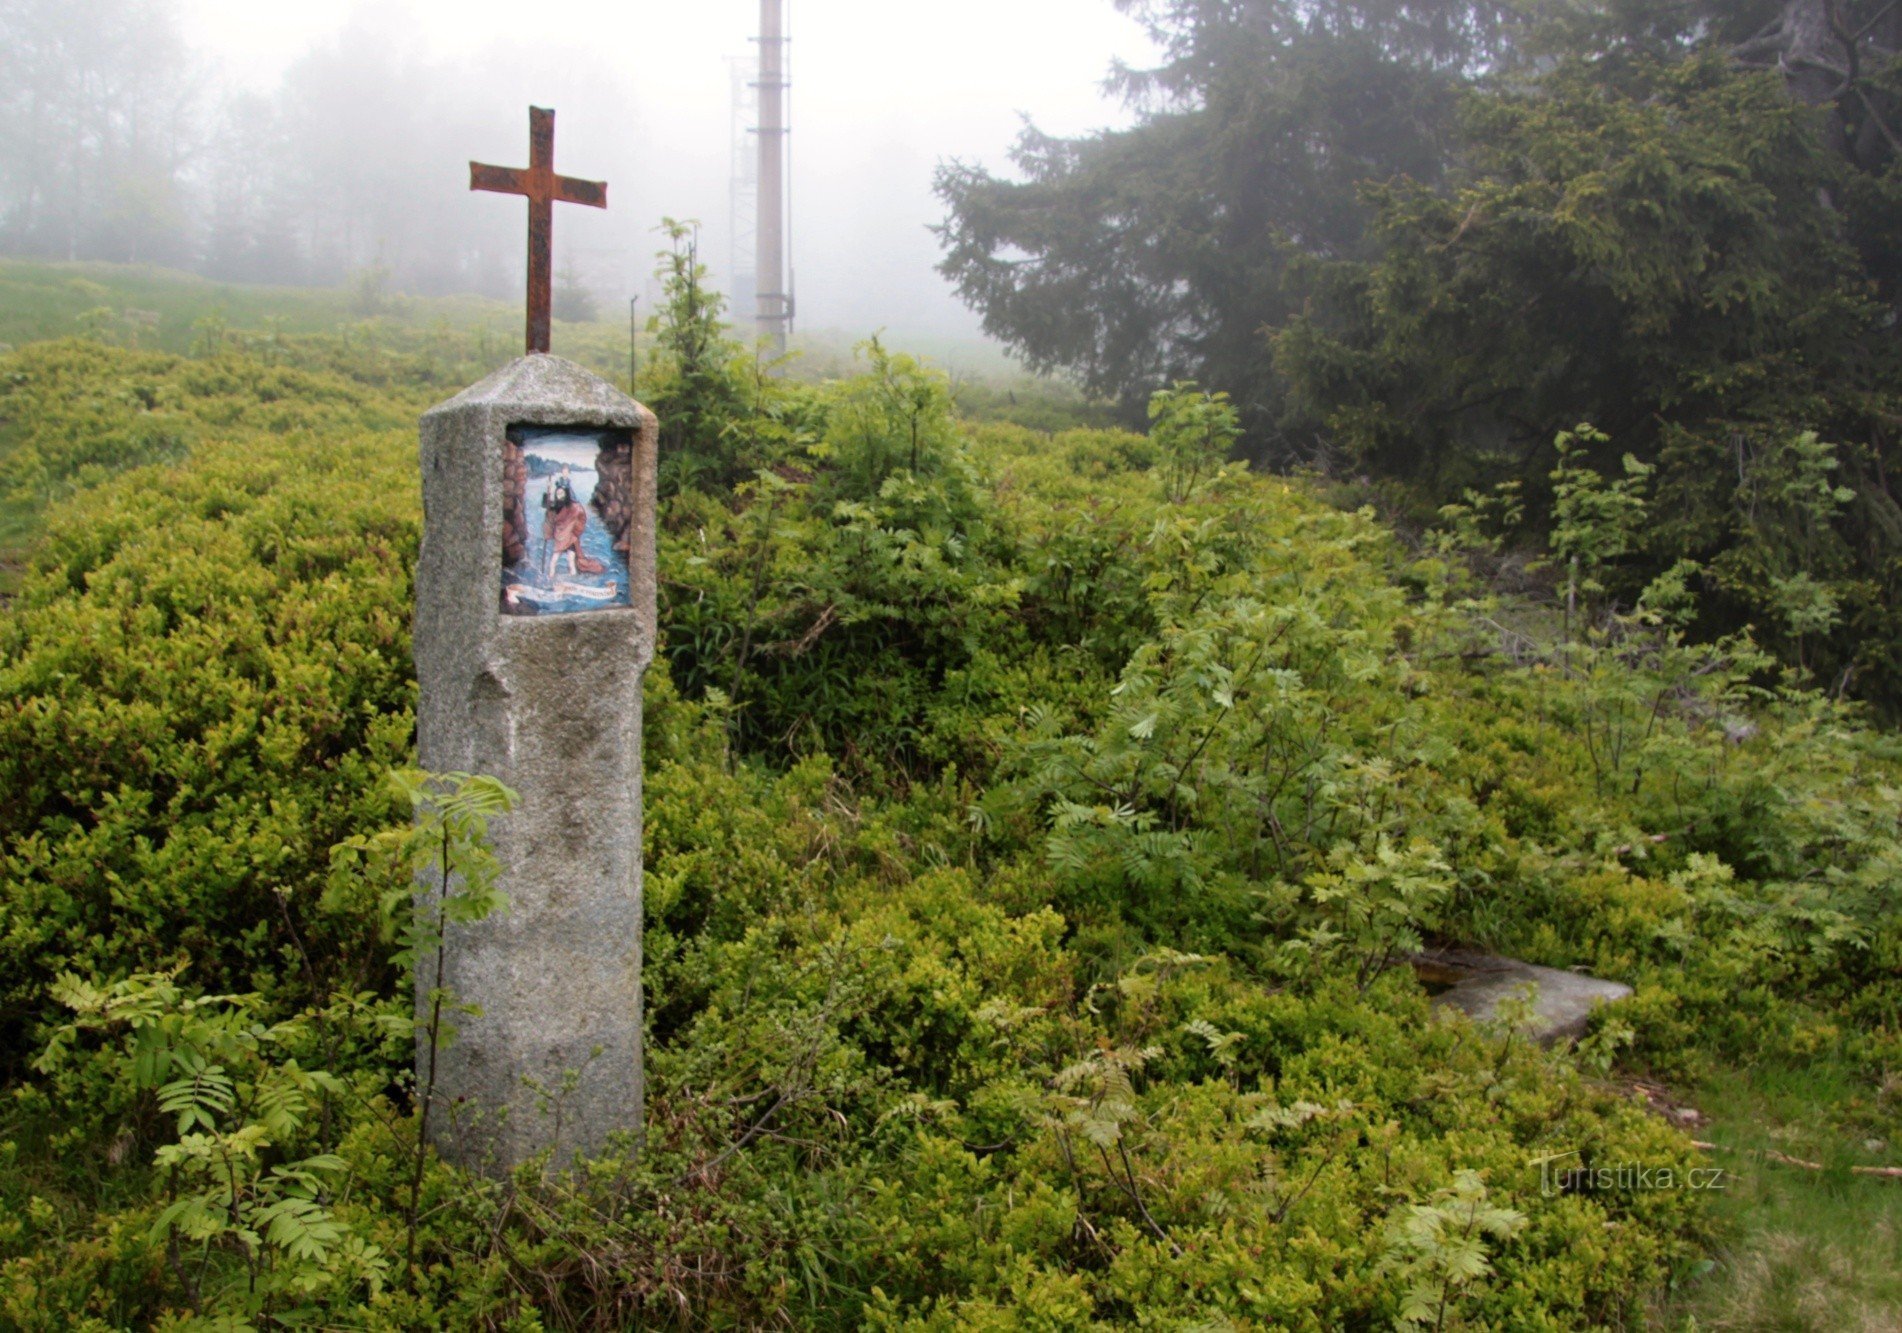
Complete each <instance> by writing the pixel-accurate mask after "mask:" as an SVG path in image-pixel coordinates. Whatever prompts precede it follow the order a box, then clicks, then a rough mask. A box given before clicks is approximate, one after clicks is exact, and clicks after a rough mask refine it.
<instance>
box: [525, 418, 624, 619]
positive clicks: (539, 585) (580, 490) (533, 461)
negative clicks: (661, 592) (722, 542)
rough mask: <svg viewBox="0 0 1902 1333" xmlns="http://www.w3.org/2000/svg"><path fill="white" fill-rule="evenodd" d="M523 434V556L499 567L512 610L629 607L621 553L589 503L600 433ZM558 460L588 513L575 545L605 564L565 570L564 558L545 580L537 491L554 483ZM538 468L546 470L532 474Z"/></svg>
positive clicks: (546, 545)
mask: <svg viewBox="0 0 1902 1333" xmlns="http://www.w3.org/2000/svg"><path fill="white" fill-rule="evenodd" d="M525 435H526V436H527V438H526V439H524V441H523V444H522V452H523V454H524V455H526V456H527V459H528V468H529V472H530V476H529V478H528V483H527V487H526V494H525V496H524V498H525V499H526V501H527V504H528V515H529V520H528V560H527V561H526V562H524V563H522V564H518V565H516V566H515V568H513V569H506V570H503V571H502V588H503V592H504V595H505V596H506V595H507V593H508V591H509V589H510V588H511V587H513V588H514V589H515V596H516V609H517V611H518V612H526V613H533V614H540V615H545V616H547V615H565V614H568V613H570V612H575V611H603V610H607V609H608V608H610V607H617V606H632V605H633V604H634V599H633V594H632V590H631V589H630V587H629V580H628V569H627V557H626V556H625V555H623V554H622V553H621V552H619V551H616V550H615V549H614V539H613V537H612V535H611V534H610V533H609V532H608V530H607V525H606V524H604V523H603V522H602V521H601V516H600V515H599V514H597V513H595V512H594V510H593V508H592V507H591V506H590V504H589V502H590V501H591V500H593V498H594V488H595V484H596V483H597V482H598V481H599V480H600V474H599V473H597V472H596V471H595V470H594V464H595V459H596V457H597V456H598V455H599V453H600V449H601V441H600V437H599V436H597V435H593V434H586V433H583V432H579V431H576V432H573V433H568V432H560V431H548V432H543V431H533V432H525ZM538 459H539V460H540V461H539V462H537V460H538ZM563 463H566V464H568V480H569V482H570V484H572V485H573V487H574V493H575V499H576V500H577V501H578V502H579V503H580V504H581V507H582V508H583V509H585V510H586V511H587V514H588V526H587V527H585V528H583V529H582V532H581V549H582V551H583V553H585V554H587V555H590V556H593V557H594V558H595V559H596V560H599V561H600V562H601V563H602V564H603V565H606V566H607V568H606V570H605V571H603V572H602V573H599V574H581V573H571V572H569V569H568V562H567V559H566V558H565V557H564V558H563V560H562V562H561V567H560V568H559V569H558V570H556V571H555V574H554V578H553V579H552V580H550V579H548V578H547V577H546V576H545V572H546V568H547V561H548V549H549V546H550V543H549V542H548V541H547V540H546V539H545V538H544V537H543V536H542V517H543V513H544V511H543V509H542V496H543V495H544V494H546V493H547V490H548V487H549V486H550V485H552V484H553V483H554V480H555V474H556V472H557V471H558V470H559V466H560V464H563ZM551 464H552V465H554V466H550V465H551ZM538 472H546V473H547V474H548V475H546V476H537V475H534V474H535V473H538ZM564 584H565V585H567V586H568V587H570V588H587V589H590V590H594V591H595V595H594V596H592V597H590V596H587V595H584V594H581V593H570V594H566V595H564V593H563V591H562V589H561V586H560V585H564ZM609 588H612V589H613V590H614V591H613V595H612V596H607V597H604V596H602V595H601V593H602V592H604V591H606V590H607V589H609Z"/></svg>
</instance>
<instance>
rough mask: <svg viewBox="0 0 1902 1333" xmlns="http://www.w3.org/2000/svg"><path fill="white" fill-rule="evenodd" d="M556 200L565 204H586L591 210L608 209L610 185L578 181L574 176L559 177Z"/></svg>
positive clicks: (600, 182) (556, 186) (556, 185)
mask: <svg viewBox="0 0 1902 1333" xmlns="http://www.w3.org/2000/svg"><path fill="white" fill-rule="evenodd" d="M555 198H556V199H557V200H558V201H559V202H561V203H564V204H586V205H587V206H588V207H589V208H606V207H607V206H608V183H607V182H606V181H583V180H576V179H575V178H574V177H573V176H557V177H555Z"/></svg>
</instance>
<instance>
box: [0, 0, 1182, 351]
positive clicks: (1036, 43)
mask: <svg viewBox="0 0 1902 1333" xmlns="http://www.w3.org/2000/svg"><path fill="white" fill-rule="evenodd" d="M757 10H758V6H757V3H756V2H755V0H713V2H712V3H705V2H703V3H695V4H678V5H663V4H659V3H653V2H652V0H639V2H638V3H632V4H626V3H623V4H605V3H600V2H599V0H542V2H541V3H525V2H522V0H517V2H515V3H503V2H502V0H412V3H409V4H377V5H365V6H360V7H358V6H349V5H325V4H307V5H280V4H260V3H258V0H0V75H4V78H0V89H3V90H4V91H0V249H4V250H5V251H6V252H8V253H13V254H33V255H44V256H47V257H52V258H76V259H109V260H117V261H135V262H155V263H162V264H168V265H173V266H177V267H183V268H192V269H196V270H198V271H201V272H204V273H207V274H209V275H211V276H215V277H220V278H227V279H235V280H246V281H273V282H295V283H313V284H336V283H343V282H350V281H365V280H371V281H377V280H381V281H386V282H388V283H389V284H390V285H391V286H392V287H394V288H395V289H398V290H408V291H415V292H422V293H432V294H433V293H447V292H453V291H476V292H481V293H485V294H488V295H494V296H505V295H509V294H511V293H512V292H513V291H515V290H517V289H518V288H519V283H520V281H521V268H522V253H521V252H522V249H523V240H522V237H523V225H524V218H523V215H524V205H523V204H522V203H521V201H519V200H514V199H509V198H505V197H502V196H497V195H489V194H472V193H470V192H469V190H468V166H467V163H468V161H469V159H471V158H475V159H479V160H482V161H485V162H492V163H496V164H498V165H503V166H520V165H525V164H526V160H527V153H528V142H527V139H528V129H527V107H528V106H529V105H530V104H531V103H533V104H536V105H542V106H552V107H554V108H556V110H557V113H558V116H559V120H558V132H557V141H556V166H557V169H558V170H560V171H562V172H563V173H565V174H568V175H574V176H582V177H588V178H593V179H605V180H607V181H608V182H609V201H610V205H611V207H610V209H609V210H608V211H607V212H606V213H597V212H596V211H595V210H591V209H581V208H573V207H558V208H557V210H556V224H555V263H556V270H557V273H558V274H561V275H563V276H564V277H565V278H566V282H565V284H558V285H561V286H563V287H564V288H565V291H566V297H567V300H568V302H569V304H570V313H572V312H573V311H574V310H576V309H579V308H584V307H585V302H583V303H582V306H576V305H575V304H574V303H575V302H576V301H577V300H578V299H579V298H578V296H577V290H576V289H577V287H579V288H581V289H585V291H586V292H588V293H590V294H592V295H593V297H594V298H595V299H596V302H597V304H598V305H599V306H600V307H601V308H602V309H603V310H605V309H606V308H607V307H608V306H609V305H614V306H618V305H619V303H620V302H622V301H624V300H625V298H626V297H627V296H630V295H639V296H644V297H646V298H648V300H649V301H651V300H652V298H653V296H654V295H655V293H654V290H653V287H652V280H651V271H652V267H653V253H654V251H655V250H656V249H657V248H658V247H659V246H660V244H661V241H660V238H659V237H658V236H657V235H656V234H655V228H656V226H657V225H658V224H659V222H660V220H661V219H662V218H663V217H666V216H671V217H676V218H691V219H696V220H698V221H699V222H700V223H701V226H702V231H701V238H702V257H703V258H704V259H705V260H706V262H707V263H708V264H709V265H710V266H711V267H712V268H713V269H714V271H715V275H716V280H718V281H719V282H720V283H721V284H722V285H723V286H725V285H727V283H728V280H729V278H730V259H731V249H732V246H731V240H732V231H731V228H730V225H729V191H728V181H729V176H730V171H731V165H732V153H733V145H734V141H735V130H736V126H735V122H734V119H733V114H732V105H733V88H734V80H735V73H734V67H735V65H736V64H739V65H740V66H741V68H742V69H750V62H751V61H752V59H753V44H752V43H751V42H750V40H749V37H750V35H751V33H752V32H753V30H754V26H755V24H756V22H757ZM787 11H788V25H789V30H790V32H791V35H792V39H793V41H792V46H791V55H790V59H791V67H792V81H793V88H792V93H791V98H792V124H793V136H792V161H793V181H794V188H793V203H792V214H791V221H792V234H793V254H792V259H793V264H794V267H795V272H796V283H797V291H798V298H799V322H800V325H801V327H803V328H807V329H818V328H828V329H839V330H844V331H847V332H851V333H863V332H869V331H870V330H872V329H875V328H880V327H883V328H886V329H889V330H891V331H892V332H893V333H894V334H904V333H914V334H929V335H940V336H942V335H969V334H975V332H976V329H977V320H976V317H975V316H974V315H972V314H971V313H970V312H968V311H966V310H965V309H964V308H963V307H962V306H961V305H960V304H958V302H957V301H956V299H955V298H954V297H953V296H952V295H951V293H950V291H949V289H948V287H947V286H946V284H945V283H944V281H943V280H942V279H941V278H939V277H938V276H937V274H936V273H935V272H934V271H933V265H934V264H935V263H936V261H937V257H938V250H937V244H936V241H935V240H934V238H933V237H932V236H931V234H930V233H929V231H928V227H929V225H930V224H931V223H933V222H935V221H937V220H938V218H939V216H940V215H941V211H942V210H941V207H940V205H939V204H938V202H937V200H936V199H935V198H934V197H933V195H932V192H931V179H932V173H933V169H934V168H935V166H936V165H937V163H938V162H939V161H941V160H944V159H948V158H964V159H971V160H979V161H983V162H986V163H989V164H996V165H1001V164H1002V163H1003V162H1004V159H1005V156H1006V152H1007V150H1008V148H1009V145H1010V143H1011V141H1012V140H1013V138H1014V137H1015V135H1016V133H1017V130H1018V128H1019V124H1020V120H1019V117H1020V114H1021V115H1028V116H1030V117H1032V118H1033V119H1035V120H1036V122H1037V123H1038V124H1039V125H1040V126H1043V127H1044V128H1047V129H1050V130H1054V131H1057V132H1061V133H1074V132H1079V131H1083V130H1087V129H1090V128H1095V127H1099V126H1110V125H1120V124H1124V123H1127V116H1126V114H1125V111H1124V109H1123V108H1122V107H1121V106H1120V105H1118V104H1117V103H1116V102H1114V101H1113V100H1111V99H1110V98H1109V97H1107V96H1106V95H1105V94H1104V93H1103V92H1102V90H1101V86H1100V85H1101V82H1102V79H1103V77H1104V75H1105V74H1106V73H1107V72H1108V70H1109V68H1110V66H1111V63H1112V61H1113V60H1115V59H1119V58H1120V59H1124V60H1127V61H1131V62H1134V63H1141V62H1143V61H1144V59H1145V58H1146V56H1147V54H1148V50H1149V48H1148V46H1147V44H1146V42H1145V40H1144V38H1143V36H1142V34H1141V31H1140V29H1139V28H1138V27H1137V25H1136V24H1135V23H1133V22H1132V21H1131V20H1129V19H1127V18H1125V17H1123V16H1121V15H1119V14H1118V13H1117V12H1116V10H1115V8H1114V6H1113V4H1112V3H1111V0H1034V3H1024V2H1023V0H1015V2H1014V3H1013V2H1011V0H965V3H963V4H960V5H958V6H955V7H950V6H947V7H931V6H925V5H916V4H903V3H892V0H789V3H788V7H787ZM742 77H744V76H742ZM741 137H742V139H744V136H743V135H742V136H741ZM366 274H369V275H374V274H384V275H387V276H386V277H383V278H380V279H379V278H368V279H366V276H365V275H366Z"/></svg>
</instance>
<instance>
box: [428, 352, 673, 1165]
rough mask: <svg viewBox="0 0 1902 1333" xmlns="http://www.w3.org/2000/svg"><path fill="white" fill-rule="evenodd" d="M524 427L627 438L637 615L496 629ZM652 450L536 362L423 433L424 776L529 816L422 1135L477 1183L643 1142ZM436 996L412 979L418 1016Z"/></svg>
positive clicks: (508, 860) (505, 838) (601, 400)
mask: <svg viewBox="0 0 1902 1333" xmlns="http://www.w3.org/2000/svg"><path fill="white" fill-rule="evenodd" d="M520 425H528V426H575V427H581V428H608V427H620V428H626V429H629V430H631V431H633V432H634V437H635V445H634V459H633V469H632V490H633V492H634V499H633V502H632V503H631V504H628V505H627V506H626V507H627V510H628V512H629V513H630V514H631V515H632V516H633V518H632V522H631V525H630V528H629V539H628V566H629V571H630V574H631V578H632V592H633V605H632V606H631V607H627V608H612V609H603V610H601V611H598V612H591V613H586V614H578V615H561V616H539V617H518V616H505V615H502V614H501V613H500V611H499V609H498V607H497V595H496V594H497V584H498V578H499V576H500V561H501V559H502V556H503V553H504V550H505V546H506V545H508V544H510V543H519V542H520V541H521V539H522V533H523V531H524V530H525V527H526V523H525V519H526V516H525V515H521V514H519V513H517V514H511V513H509V512H508V511H507V506H506V502H505V499H504V494H505V490H506V489H507V488H505V487H504V486H503V484H502V482H503V475H504V468H505V466H513V467H520V466H521V460H520V458H519V454H520V450H515V451H514V454H515V455H516V456H515V457H511V456H510V451H509V445H508V441H507V431H508V428H509V427H510V426H520ZM657 436H658V430H657V427H656V424H655V421H654V416H653V414H652V413H651V412H649V411H648V410H647V409H646V408H644V407H642V406H641V405H640V404H638V403H636V402H634V400H632V399H631V398H628V397H626V396H625V395H624V394H622V393H620V392H619V391H618V390H616V389H615V388H614V387H613V386H612V385H610V384H608V383H607V382H606V381H604V380H601V379H599V378H598V377H596V376H594V375H592V374H590V373H589V372H587V371H586V370H584V369H582V368H581V367H580V366H577V365H575V364H573V363H572V362H569V361H565V360H562V359H561V358H559V357H554V356H546V355H536V356H528V357H524V358H522V359H520V360H518V361H515V362H512V363H511V364H509V365H508V366H506V367H504V368H503V369H502V370H500V371H498V372H496V373H495V374H494V375H491V376H490V377H489V378H487V379H485V380H483V381H482V382H481V383H479V384H477V385H475V386H474V387H472V388H470V389H468V390H466V391H465V392H463V393H461V394H459V395H457V396H456V397H455V398H453V399H451V400H450V401H448V402H446V403H443V404H442V405H441V406H439V407H436V408H434V409H432V410H431V411H430V412H428V413H427V414H426V415H425V416H424V417H423V421H422V470H423V544H422V554H421V558H420V561H419V563H418V566H417V571H416V617H415V654H416V670H417V677H418V680H419V683H420V685H421V691H422V692H421V699H420V702H419V706H418V711H417V728H418V742H419V749H420V752H421V761H422V763H423V765H424V766H425V767H426V768H430V769H433V770H437V771H443V772H478V773H488V774H491V775H493V776H495V777H498V778H500V779H501V780H502V781H504V782H507V783H508V784H509V785H510V786H512V787H514V788H515V789H516V790H517V791H518V792H520V793H521V797H522V803H521V806H520V807H519V808H518V809H517V810H516V811H515V812H514V813H512V814H510V815H509V816H507V817H506V818H504V819H501V820H498V821H497V823H496V825H495V838H494V848H495V852H496V855H497V856H498V857H499V858H500V861H501V865H502V877H501V887H502V889H503V891H504V892H505V893H507V895H508V897H509V899H510V904H509V907H508V909H507V910H506V912H504V913H502V914H500V915H498V916H496V917H493V918H491V919H490V920H487V921H483V922H479V923H476V924H473V925H467V926H454V927H452V928H451V929H450V932H449V935H448V950H447V954H448V957H447V970H446V976H445V980H446V984H447V985H448V987H449V988H450V989H451V990H452V991H453V992H454V994H455V996H456V997H457V999H458V1000H459V1001H461V1002H465V1003H469V1004H474V1005H478V1006H480V1008H481V1010H482V1012H481V1014H480V1016H469V1015H463V1016H459V1017H458V1018H457V1019H456V1020H455V1022H456V1026H457V1029H458V1035H457V1037H456V1040H455V1041H454V1042H453V1043H451V1044H450V1045H448V1046H447V1047H445V1048H443V1049H442V1050H440V1051H439V1052H438V1054H437V1079H436V1095H437V1098H438V1100H437V1103H436V1105H437V1106H438V1108H440V1110H441V1114H440V1115H438V1116H437V1117H436V1118H435V1123H434V1126H433V1131H434V1132H433V1134H432V1137H433V1138H434V1140H435V1143H436V1146H437V1149H438V1150H439V1151H440V1152H441V1153H442V1154H443V1155H444V1156H445V1157H447V1158H450V1159H451V1160H454V1161H458V1162H462V1163H465V1164H469V1165H484V1164H491V1165H493V1166H496V1167H500V1168H506V1167H508V1166H511V1165H513V1164H515V1163H518V1162H520V1161H522V1160H524V1159H525V1158H527V1157H530V1156H532V1155H533V1154H534V1153H536V1152H537V1151H539V1150H541V1149H543V1148H546V1147H548V1146H550V1145H551V1144H552V1145H553V1146H554V1147H555V1150H556V1152H555V1156H556V1159H557V1160H558V1161H566V1160H568V1159H570V1158H571V1157H573V1156H575V1155H587V1154H590V1153H593V1152H595V1151H598V1150H599V1149H600V1148H601V1147H602V1146H603V1145H604V1144H605V1142H606V1141H607V1139H608V1137H609V1136H610V1135H611V1134H613V1133H615V1132H616V1131H633V1130H638V1129H639V1127H640V1123H641V1098H642V1073H641V985H640V963H641V953H640V950H641V676H642V673H643V672H644V671H645V669H646V667H647V664H648V662H649V661H650V660H651V659H652V656H653V648H654V525H653V503H654V464H655V450H656V445H657ZM428 989H429V982H428V981H426V980H425V979H424V978H422V977H420V976H419V978H418V987H417V990H418V999H419V1003H420V1002H421V1001H422V1000H423V999H424V998H425V997H426V996H427V994H428ZM422 1055H423V1053H422V1052H420V1051H419V1053H418V1058H419V1061H420V1060H421V1059H422ZM570 1077H572V1078H573V1083H572V1086H571V1087H570V1088H569V1089H568V1090H567V1091H566V1092H565V1093H564V1092H562V1088H563V1083H564V1080H565V1079H568V1078H570ZM538 1089H540V1091H538ZM551 1103H554V1104H553V1105H551Z"/></svg>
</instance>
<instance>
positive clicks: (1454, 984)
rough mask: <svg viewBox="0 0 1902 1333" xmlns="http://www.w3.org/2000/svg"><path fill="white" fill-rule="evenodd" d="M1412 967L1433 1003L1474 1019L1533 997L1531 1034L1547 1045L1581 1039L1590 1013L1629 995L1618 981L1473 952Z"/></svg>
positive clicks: (1435, 953)
mask: <svg viewBox="0 0 1902 1333" xmlns="http://www.w3.org/2000/svg"><path fill="white" fill-rule="evenodd" d="M1412 963H1413V971H1414V974H1415V975H1416V976H1418V977H1419V978H1420V980H1421V981H1422V982H1424V983H1425V984H1426V985H1427V986H1429V987H1431V988H1434V989H1435V990H1437V992H1438V993H1437V994H1435V995H1434V996H1433V1003H1434V1004H1436V1005H1445V1006H1447V1007H1449V1008H1453V1009H1458V1010H1460V1011H1461V1012H1462V1013H1465V1014H1467V1015H1469V1016H1471V1017H1472V1018H1475V1019H1482V1020H1483V1019H1492V1018H1497V1017H1498V1016H1499V1006H1500V1004H1501V1003H1502V1002H1504V1001H1506V1000H1512V999H1520V998H1523V997H1524V996H1525V995H1526V994H1527V992H1528V991H1532V992H1534V994H1535V999H1534V1001H1533V1018H1532V1029H1531V1035H1532V1037H1533V1038H1534V1039H1535V1040H1537V1041H1538V1042H1540V1043H1541V1044H1544V1045H1548V1046H1549V1045H1552V1044H1553V1043H1555V1042H1560V1041H1576V1040H1577V1039H1578V1038H1580V1037H1582V1036H1584V1035H1585V1028H1586V1025H1587V1023H1588V1022H1589V1021H1590V1019H1591V1014H1592V1010H1593V1009H1594V1008H1596V1007H1597V1006H1598V1005H1600V1004H1610V1003H1612V1002H1614V1001H1617V1000H1622V999H1624V998H1625V997H1626V996H1627V995H1629V994H1631V987H1629V986H1627V985H1625V984H1624V983H1623V982H1621V981H1605V980H1602V979H1601V978H1599V977H1588V976H1586V975H1585V974H1584V973H1582V972H1567V971H1565V970H1563V969H1562V968H1556V967H1540V966H1538V965H1537V964H1534V963H1522V962H1520V961H1519V960H1518V959H1517V958H1504V957H1501V956H1500V955H1498V954H1490V953H1481V952H1479V951H1478V950H1476V949H1432V950H1429V951H1427V952H1425V953H1420V954H1415V955H1414V956H1413V959H1412ZM1441 988H1443V989H1441Z"/></svg>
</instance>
